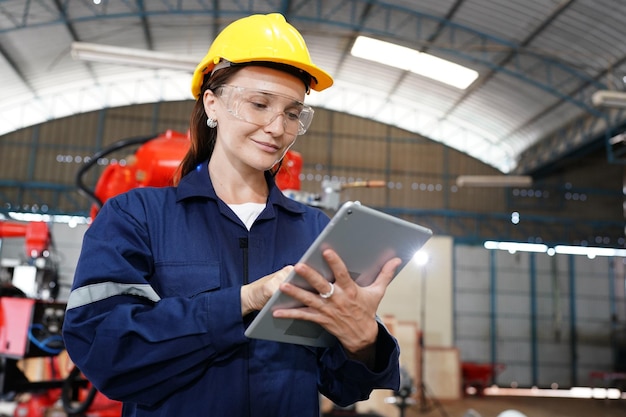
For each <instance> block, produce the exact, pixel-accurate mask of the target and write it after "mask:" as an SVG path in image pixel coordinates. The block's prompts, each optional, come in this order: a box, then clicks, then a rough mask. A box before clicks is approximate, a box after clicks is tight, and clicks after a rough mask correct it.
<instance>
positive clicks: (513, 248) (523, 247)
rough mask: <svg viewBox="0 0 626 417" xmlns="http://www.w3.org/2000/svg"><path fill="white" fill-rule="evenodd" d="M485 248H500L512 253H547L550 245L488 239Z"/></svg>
mask: <svg viewBox="0 0 626 417" xmlns="http://www.w3.org/2000/svg"><path fill="white" fill-rule="evenodd" d="M484 246H485V249H499V250H505V251H508V252H510V253H515V252H518V251H519V252H537V253H546V252H547V251H548V246H547V245H544V244H541V243H523V242H495V241H493V240H487V241H486V242H485V243H484Z"/></svg>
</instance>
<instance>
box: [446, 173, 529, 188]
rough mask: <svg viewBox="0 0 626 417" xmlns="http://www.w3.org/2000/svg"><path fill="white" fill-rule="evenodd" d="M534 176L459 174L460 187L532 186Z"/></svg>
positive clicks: (457, 180) (457, 182)
mask: <svg viewBox="0 0 626 417" xmlns="http://www.w3.org/2000/svg"><path fill="white" fill-rule="evenodd" d="M532 184H533V178H532V177H531V176H529V175H459V176H458V177H457V179H456V185H457V186H458V187H530V186H531V185H532Z"/></svg>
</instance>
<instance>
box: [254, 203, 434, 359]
mask: <svg viewBox="0 0 626 417" xmlns="http://www.w3.org/2000/svg"><path fill="white" fill-rule="evenodd" d="M431 236H432V231H431V230H430V229H428V228H426V227H423V226H420V225H417V224H414V223H411V222H408V221H406V220H402V219H400V218H397V217H395V216H392V215H390V214H386V213H383V212H381V211H378V210H375V209H372V208H369V207H366V206H363V205H361V204H360V203H358V202H352V201H349V202H347V203H344V204H343V205H342V206H341V207H340V209H339V210H338V211H337V213H336V214H335V215H334V216H333V217H332V219H331V220H330V222H329V223H328V225H327V226H326V227H325V228H324V230H322V233H320V235H319V236H318V237H317V238H316V239H315V241H314V242H313V243H312V244H311V246H310V247H309V249H307V251H306V252H305V253H304V255H303V256H302V258H301V259H300V261H299V262H301V263H305V264H307V265H309V266H310V267H312V268H314V269H315V270H317V271H318V272H319V273H320V274H322V275H323V276H324V277H325V278H326V279H327V280H329V281H330V280H332V279H333V276H332V272H331V270H330V267H329V266H328V264H327V263H326V261H325V260H324V259H323V257H322V252H323V251H324V250H325V249H327V248H331V249H333V250H335V251H336V252H337V253H338V255H339V256H340V257H341V259H342V260H343V262H344V263H345V264H346V267H347V268H348V271H349V272H350V275H351V276H352V279H354V281H355V282H356V283H357V284H358V285H360V286H368V285H370V284H371V283H372V282H373V281H374V280H375V279H376V277H377V276H378V273H379V272H380V270H381V268H382V267H383V265H384V264H385V263H386V262H387V261H388V260H390V259H392V258H394V257H399V258H400V259H401V260H402V263H401V264H400V265H399V266H398V268H397V269H396V275H397V274H398V273H399V272H400V271H401V270H402V269H403V268H404V267H405V266H406V264H407V262H409V261H410V260H411V258H412V257H413V256H414V255H415V253H416V252H417V251H418V250H419V249H420V248H421V247H422V246H423V245H424V243H426V241H427V240H428V239H430V237H431ZM286 280H287V281H289V282H291V283H292V284H294V285H297V286H299V287H301V288H305V289H307V290H309V291H314V290H313V288H312V287H311V286H310V285H309V284H308V283H307V281H306V280H305V279H304V278H302V277H301V276H299V275H298V274H296V273H295V272H292V273H291V274H289V275H288V276H287V278H286ZM302 306H303V305H302V304H301V303H300V302H298V301H297V300H295V299H294V298H292V297H290V296H288V295H286V294H284V293H282V292H281V291H276V292H275V293H274V295H272V297H271V298H270V299H269V301H268V302H267V304H266V305H265V306H264V307H263V309H262V310H261V311H260V312H259V314H258V315H257V316H256V317H255V318H254V320H253V321H252V323H250V326H248V328H247V329H246V332H245V335H246V336H247V337H249V338H254V339H264V340H273V341H277V342H286V343H295V344H301V345H308V346H317V347H328V346H331V345H333V344H334V343H335V341H336V339H335V337H334V336H332V335H331V334H330V333H328V332H327V331H326V330H324V328H322V327H321V326H320V325H318V324H317V323H313V322H310V321H306V320H295V319H285V318H274V317H273V316H272V312H273V311H274V310H276V309H279V308H298V307H302Z"/></svg>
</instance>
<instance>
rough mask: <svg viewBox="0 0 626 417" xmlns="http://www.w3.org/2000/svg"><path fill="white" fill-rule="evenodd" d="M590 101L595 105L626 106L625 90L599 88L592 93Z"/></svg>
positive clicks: (621, 107)
mask: <svg viewBox="0 0 626 417" xmlns="http://www.w3.org/2000/svg"><path fill="white" fill-rule="evenodd" d="M591 102H592V103H593V105H594V106H596V107H614V108H619V109H624V108H626V91H614V90H600V91H596V92H595V93H593V95H592V96H591Z"/></svg>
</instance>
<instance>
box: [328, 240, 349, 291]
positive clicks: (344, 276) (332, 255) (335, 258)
mask: <svg viewBox="0 0 626 417" xmlns="http://www.w3.org/2000/svg"><path fill="white" fill-rule="evenodd" d="M322 256H323V257H324V260H325V261H326V263H328V266H330V269H331V270H332V271H333V275H334V276H335V282H336V283H338V284H340V285H344V286H345V285H347V284H348V283H350V282H351V281H352V278H351V277H350V273H349V272H348V268H347V267H346V264H345V263H344V262H343V260H342V259H341V257H340V256H339V255H337V252H335V251H334V250H332V249H326V250H325V251H324V252H322Z"/></svg>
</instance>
